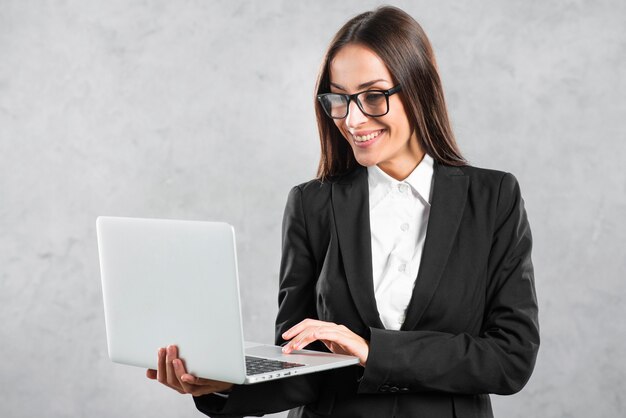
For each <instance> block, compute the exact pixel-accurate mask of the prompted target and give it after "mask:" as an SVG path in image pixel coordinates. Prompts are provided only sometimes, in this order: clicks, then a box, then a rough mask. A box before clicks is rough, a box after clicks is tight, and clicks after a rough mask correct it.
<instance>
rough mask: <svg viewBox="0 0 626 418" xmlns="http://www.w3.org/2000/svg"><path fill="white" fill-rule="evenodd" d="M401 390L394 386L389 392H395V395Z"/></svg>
mask: <svg viewBox="0 0 626 418" xmlns="http://www.w3.org/2000/svg"><path fill="white" fill-rule="evenodd" d="M399 390H400V389H398V388H397V387H395V386H392V387H390V388H389V392H393V393H396V392H397V391H399Z"/></svg>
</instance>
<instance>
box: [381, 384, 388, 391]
mask: <svg viewBox="0 0 626 418" xmlns="http://www.w3.org/2000/svg"><path fill="white" fill-rule="evenodd" d="M379 390H380V391H381V392H387V391H388V390H389V385H382V386H381V387H380V389H379Z"/></svg>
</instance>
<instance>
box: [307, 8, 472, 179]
mask: <svg viewBox="0 0 626 418" xmlns="http://www.w3.org/2000/svg"><path fill="white" fill-rule="evenodd" d="M347 44H360V45H363V46H365V47H367V48H369V49H371V50H372V51H373V52H375V53H376V54H377V55H378V56H379V57H380V58H381V59H382V61H383V62H384V63H385V64H386V65H387V68H388V69H389V72H390V73H391V76H392V77H393V78H394V81H395V83H396V84H399V85H400V86H402V91H401V92H400V93H399V94H400V98H401V100H402V103H403V104H404V108H405V109H406V113H407V116H408V118H409V121H410V123H411V125H412V127H413V129H414V130H415V131H416V133H417V140H418V141H419V143H420V146H421V147H422V149H423V150H424V151H425V152H427V153H428V154H429V155H431V156H432V157H433V159H434V160H435V161H437V162H439V163H442V164H446V165H453V166H461V165H467V161H466V160H465V158H463V156H462V155H461V151H460V150H459V148H458V146H457V144H456V140H455V139H454V133H453V132H452V127H451V126H450V121H449V119H448V111H447V110H446V103H445V99H444V96H443V89H442V87H441V80H440V79H439V74H438V72H437V63H436V61H435V55H434V54H433V50H432V47H431V45H430V41H429V40H428V37H427V36H426V34H425V33H424V31H423V29H422V27H421V26H420V25H419V24H418V23H417V22H416V21H415V20H414V19H413V18H412V17H411V16H409V15H408V14H407V13H405V12H404V11H402V10H400V9H398V8H397V7H392V6H384V7H380V8H378V9H376V10H374V11H370V12H365V13H362V14H360V15H358V16H356V17H354V18H352V19H350V20H349V21H348V22H347V23H346V24H345V25H344V26H343V27H342V28H341V29H340V30H339V32H337V34H336V35H335V37H334V39H333V40H332V41H331V43H330V46H329V47H328V51H327V52H326V56H325V58H324V61H323V63H322V67H321V69H320V72H319V75H318V79H317V84H316V88H315V90H316V96H317V94H320V93H328V92H329V91H330V63H331V61H332V60H333V58H334V57H335V55H336V54H337V52H338V51H339V50H340V49H341V48H342V47H344V46H345V45H347ZM315 113H316V116H317V126H318V130H319V134H320V143H321V158H320V162H319V166H318V170H317V176H318V178H319V179H322V180H324V179H326V178H328V177H330V176H335V175H339V174H342V173H345V172H347V171H350V170H351V169H352V168H354V167H356V166H357V165H358V163H357V161H356V159H355V157H354V154H353V152H352V149H351V148H350V145H349V144H348V142H347V141H346V140H345V139H344V138H343V136H342V134H341V132H340V131H339V129H338V128H337V126H335V123H334V122H333V121H332V120H331V119H330V118H329V117H328V116H326V114H325V113H324V110H323V109H322V107H321V104H320V103H319V102H318V101H317V100H315Z"/></svg>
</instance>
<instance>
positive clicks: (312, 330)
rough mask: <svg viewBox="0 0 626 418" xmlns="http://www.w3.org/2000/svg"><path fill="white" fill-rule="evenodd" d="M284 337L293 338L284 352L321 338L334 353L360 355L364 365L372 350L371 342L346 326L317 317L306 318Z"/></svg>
mask: <svg viewBox="0 0 626 418" xmlns="http://www.w3.org/2000/svg"><path fill="white" fill-rule="evenodd" d="M282 337H283V339H285V340H291V341H289V342H288V343H287V344H286V345H285V346H284V347H283V353H291V352H292V351H293V350H300V349H302V348H304V347H306V346H307V345H309V344H311V343H312V342H313V341H316V340H319V341H321V342H323V343H324V345H325V346H326V347H327V348H328V349H329V350H330V351H332V352H333V353H336V354H348V355H351V356H355V357H358V358H359V362H360V364H361V366H363V367H365V364H366V363H367V356H368V354H369V351H370V347H369V343H368V342H367V341H366V340H365V339H363V338H362V337H361V336H360V335H358V334H355V333H354V332H352V331H350V330H349V329H348V328H346V327H345V326H343V325H337V324H334V323H332V322H324V321H318V320H316V319H308V318H307V319H305V320H304V321H302V322H300V323H299V324H296V325H294V326H293V327H291V328H290V329H289V330H287V331H286V332H284V333H283V335H282Z"/></svg>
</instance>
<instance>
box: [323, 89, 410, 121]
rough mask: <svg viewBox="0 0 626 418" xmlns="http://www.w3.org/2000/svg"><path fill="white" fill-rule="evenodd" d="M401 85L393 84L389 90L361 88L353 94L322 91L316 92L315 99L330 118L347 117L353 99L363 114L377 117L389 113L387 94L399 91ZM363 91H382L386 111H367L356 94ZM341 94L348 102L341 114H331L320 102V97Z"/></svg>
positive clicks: (391, 94)
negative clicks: (344, 111)
mask: <svg viewBox="0 0 626 418" xmlns="http://www.w3.org/2000/svg"><path fill="white" fill-rule="evenodd" d="M401 90H402V87H401V86H400V85H399V84H398V85H397V86H393V87H392V88H390V89H389V90H377V89H374V90H371V89H370V90H363V91H360V92H358V93H354V94H341V93H322V94H318V95H317V100H318V101H319V102H320V106H322V109H324V113H326V115H327V116H328V117H329V118H331V119H344V118H346V117H348V113H349V112H350V102H351V101H354V102H355V103H356V105H357V106H358V107H359V110H360V111H361V112H363V114H364V115H365V116H369V117H371V118H379V117H381V116H385V115H386V114H387V113H389V96H393V95H394V94H396V93H397V92H399V91H401ZM363 93H382V94H384V95H385V101H386V104H387V111H386V112H385V113H381V114H380V115H372V114H370V113H367V112H366V111H365V110H364V109H363V106H362V105H361V101H360V100H358V96H359V95H360V94H363ZM331 95H332V96H343V97H345V98H346V99H348V103H346V114H345V115H343V116H332V115H331V114H330V110H327V109H326V106H324V103H323V102H322V99H323V98H324V97H326V96H331Z"/></svg>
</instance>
